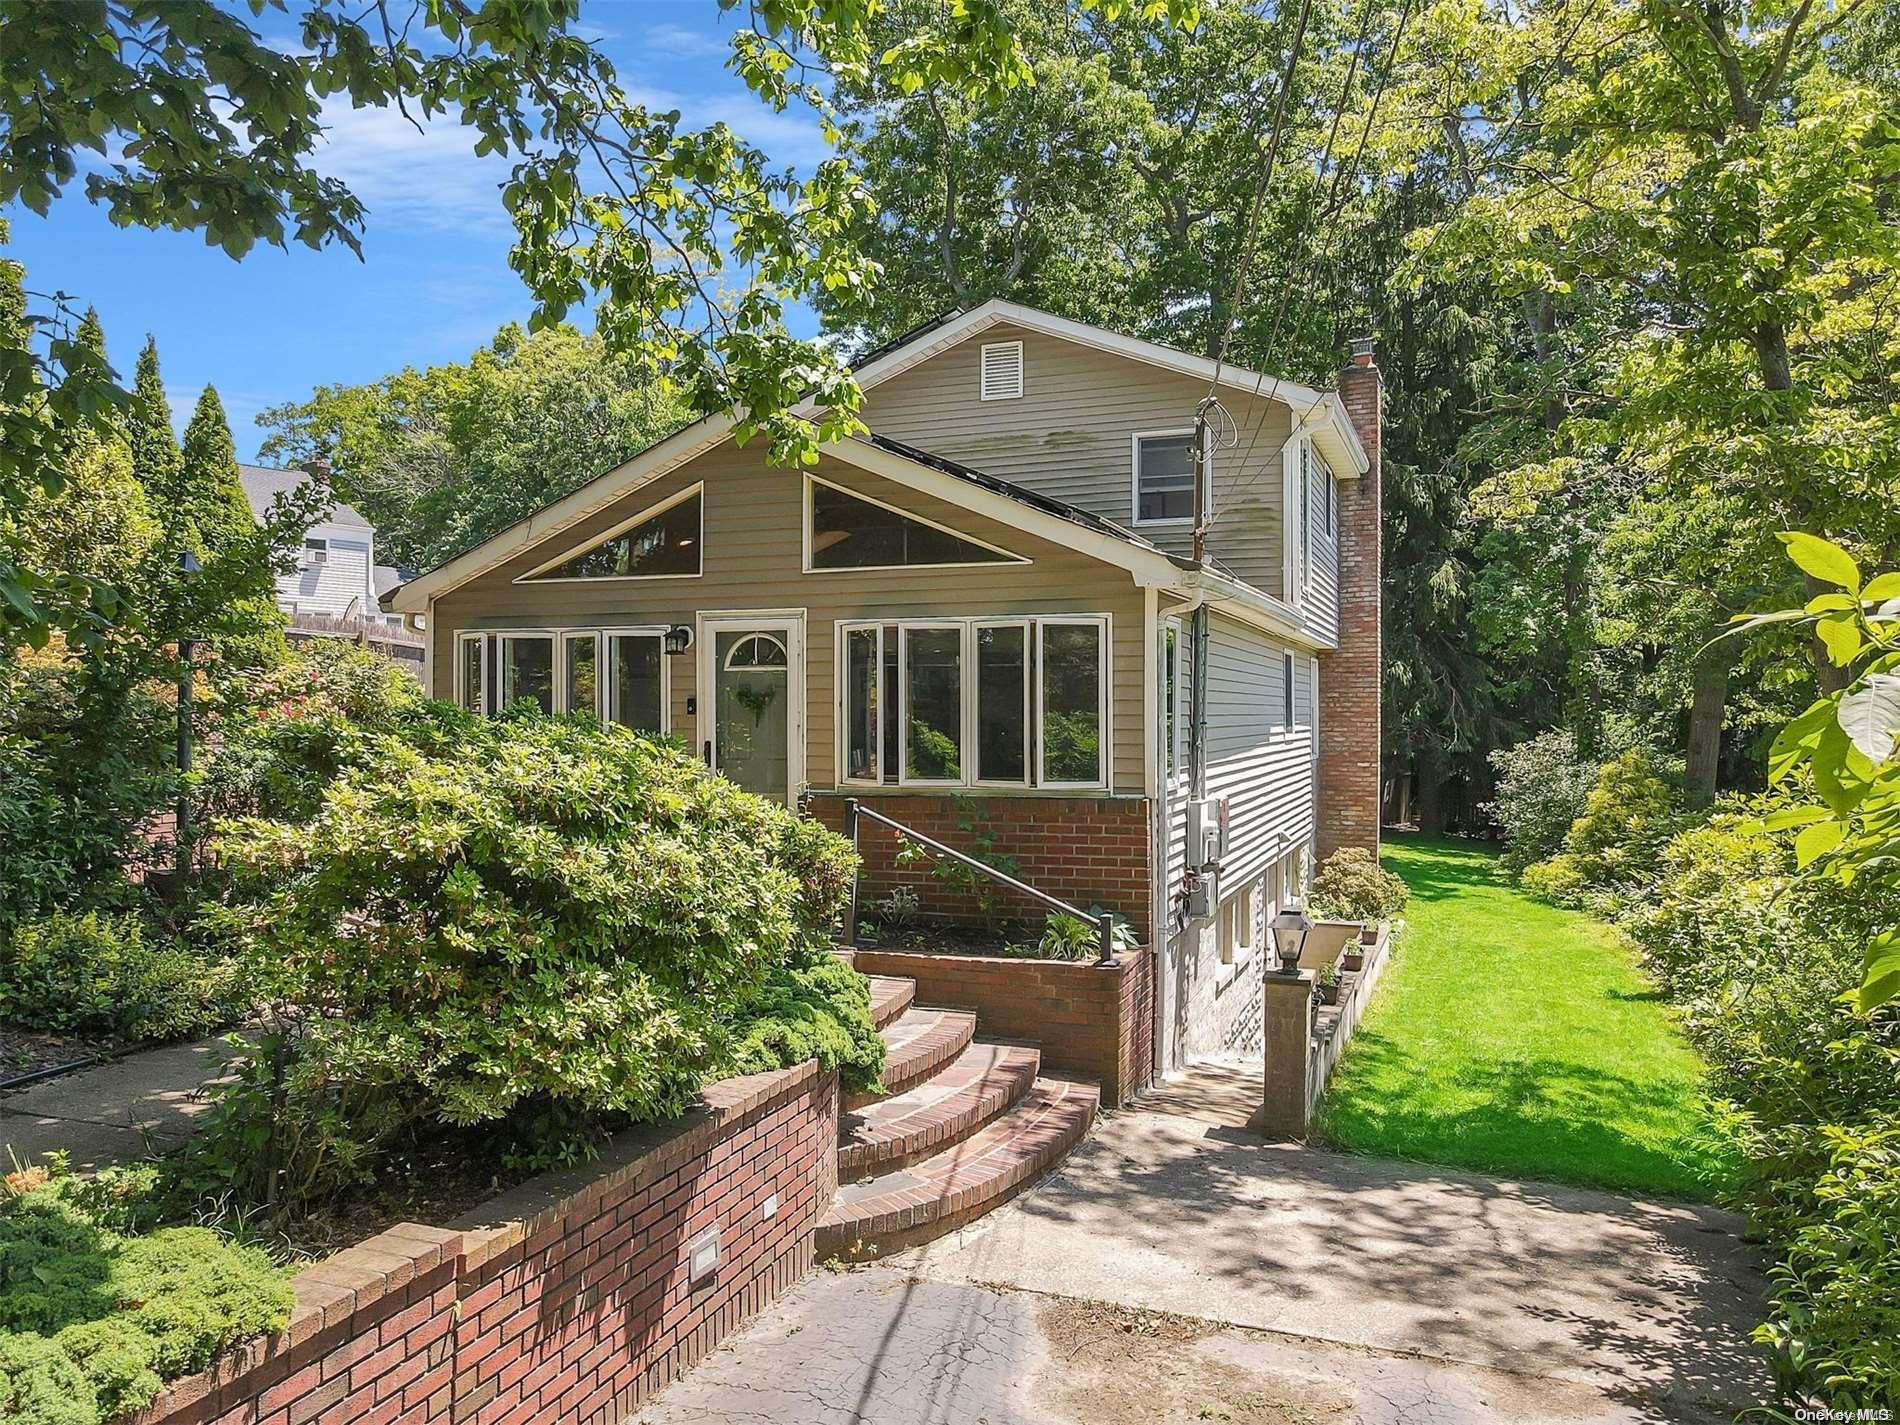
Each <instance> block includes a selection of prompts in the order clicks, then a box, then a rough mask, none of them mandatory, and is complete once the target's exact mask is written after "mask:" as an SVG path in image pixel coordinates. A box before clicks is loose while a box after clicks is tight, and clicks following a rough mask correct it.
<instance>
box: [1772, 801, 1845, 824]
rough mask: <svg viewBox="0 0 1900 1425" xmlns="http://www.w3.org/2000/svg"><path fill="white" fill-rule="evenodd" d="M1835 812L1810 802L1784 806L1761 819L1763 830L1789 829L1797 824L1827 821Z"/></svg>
mask: <svg viewBox="0 0 1900 1425" xmlns="http://www.w3.org/2000/svg"><path fill="white" fill-rule="evenodd" d="M1833 815H1834V813H1833V812H1831V811H1829V810H1828V809H1827V808H1826V807H1824V806H1816V805H1815V804H1814V803H1812V802H1810V803H1808V804H1807V805H1806V806H1798V807H1783V808H1781V810H1780V811H1771V812H1769V813H1768V815H1767V816H1765V817H1763V818H1762V819H1761V829H1762V830H1763V831H1787V830H1789V829H1790V828H1792V827H1796V826H1807V825H1809V824H1811V823H1813V822H1817V821H1826V820H1827V819H1828V818H1829V817H1831V816H1833Z"/></svg>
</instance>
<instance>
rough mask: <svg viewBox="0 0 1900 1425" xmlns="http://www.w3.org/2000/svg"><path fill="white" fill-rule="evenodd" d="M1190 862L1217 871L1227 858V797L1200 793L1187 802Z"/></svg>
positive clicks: (1188, 855) (1191, 864) (1188, 857)
mask: <svg viewBox="0 0 1900 1425" xmlns="http://www.w3.org/2000/svg"><path fill="white" fill-rule="evenodd" d="M1187 813H1188V838H1187V859H1188V865H1190V866H1194V867H1198V868H1199V869H1201V870H1203V871H1217V870H1219V869H1220V864H1221V862H1222V861H1225V860H1226V859H1227V798H1226V797H1201V798H1199V799H1197V800H1195V801H1191V802H1189V803H1188V804H1187Z"/></svg>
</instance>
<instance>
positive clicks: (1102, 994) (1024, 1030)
mask: <svg viewBox="0 0 1900 1425" xmlns="http://www.w3.org/2000/svg"><path fill="white" fill-rule="evenodd" d="M852 958H853V963H854V964H855V965H856V966H857V968H858V969H859V970H861V971H862V972H863V973H865V974H867V975H893V976H898V977H901V978H904V979H909V980H915V981H916V982H917V1002H918V1003H919V1004H928V1005H941V1006H944V1007H946V1008H955V1009H969V1010H974V1011H975V1012H976V1016H977V1021H978V1023H980V1024H981V1025H982V1028H983V1037H984V1038H986V1039H1003V1040H1011V1039H1026V1040H1033V1041H1034V1042H1035V1043H1036V1045H1037V1046H1038V1047H1039V1048H1040V1049H1041V1050H1042V1066H1043V1068H1044V1070H1045V1071H1053V1072H1055V1073H1056V1074H1061V1073H1063V1072H1068V1073H1072V1074H1083V1075H1086V1076H1088V1077H1089V1078H1091V1079H1095V1080H1097V1081H1099V1082H1100V1084H1101V1086H1102V1102H1103V1103H1105V1104H1107V1105H1108V1106H1109V1107H1111V1108H1113V1107H1117V1106H1119V1105H1121V1104H1123V1103H1125V1102H1127V1101H1128V1099H1130V1098H1132V1097H1133V1096H1134V1095H1135V1094H1136V1093H1138V1092H1140V1091H1141V1090H1142V1089H1143V1088H1145V1087H1146V1086H1147V1085H1148V1083H1149V1081H1150V1080H1151V1079H1152V1078H1153V1077H1154V957H1153V956H1152V955H1150V954H1149V953H1148V952H1147V951H1146V950H1125V951H1123V952H1121V953H1120V954H1118V955H1117V956H1116V957H1115V963H1114V964H1113V965H1112V966H1104V967H1100V968H1098V967H1097V966H1095V965H1092V964H1078V963H1073V962H1070V961H1065V960H1013V959H1002V958H989V957H985V956H979V955H918V954H913V953H911V952H909V951H896V950H873V949H864V948H860V949H859V950H858V951H857V952H856V953H855V955H854V956H853V957H852Z"/></svg>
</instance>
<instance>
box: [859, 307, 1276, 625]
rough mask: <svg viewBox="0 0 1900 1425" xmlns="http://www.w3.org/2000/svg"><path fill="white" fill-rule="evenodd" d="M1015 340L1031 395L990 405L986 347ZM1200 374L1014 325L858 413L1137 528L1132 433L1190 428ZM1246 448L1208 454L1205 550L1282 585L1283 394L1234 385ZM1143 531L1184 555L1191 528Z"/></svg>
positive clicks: (1244, 573)
mask: <svg viewBox="0 0 1900 1425" xmlns="http://www.w3.org/2000/svg"><path fill="white" fill-rule="evenodd" d="M1005 341H1021V342H1022V344H1023V396H1022V397H1021V399H1018V400H1006V401H983V400H980V399H979V396H980V370H979V363H980V361H981V352H982V349H983V347H984V345H985V344H991V345H993V344H995V343H997V342H1005ZM1206 394H1207V386H1206V384H1205V383H1204V382H1199V381H1195V380H1193V379H1191V378H1189V377H1186V376H1182V375H1178V374H1176V373H1173V372H1168V371H1163V370H1161V369H1160V368H1158V367H1154V366H1150V365H1148V364H1147V363H1145V362H1141V361H1136V360H1134V359H1133V358H1130V357H1125V356H1117V355H1114V354H1112V353H1109V352H1105V351H1097V350H1094V349H1092V348H1089V347H1085V346H1081V345H1079V344H1077V343H1074V342H1069V341H1064V340H1062V339H1060V338H1058V337H1050V336H1044V335H1041V334H1038V333H1035V332H1030V331H1025V330H1024V329H1022V328H1020V327H1010V326H999V327H992V328H990V329H988V330H986V331H984V332H982V333H980V334H979V335H976V336H972V337H969V338H967V339H965V340H964V341H961V342H959V343H958V344H957V345H955V346H953V347H951V348H949V349H948V350H946V351H943V352H940V353H938V354H937V355H936V356H933V357H931V358H929V359H928V360H926V361H924V362H922V363H920V364H919V365H917V366H914V367H912V368H911V369H910V370H908V371H906V372H904V373H903V374H901V375H898V376H893V377H891V378H890V379H889V380H887V381H885V382H883V383H882V384H880V385H877V386H874V387H872V388H871V390H869V391H867V392H866V393H865V406H864V418H865V421H866V423H867V424H869V425H870V426H871V428H872V429H873V430H875V431H877V432H878V433H879V434H880V435H887V436H891V437H893V438H894V439H897V440H901V441H906V442H908V443H910V444H912V445H916V446H920V447H921V448H923V449H925V450H928V451H931V452H932V453H933V454H937V455H942V456H946V457H948V458H949V459H951V460H957V461H961V462H963V463H964V464H966V465H970V466H974V467H975V468H976V469H978V470H982V471H984V472H986V473H988V474H991V475H996V476H999V477H1000V478H1002V479H1005V480H1011V481H1015V482H1016V483H1018V484H1021V485H1026V486H1028V487H1029V488H1030V489H1032V490H1037V491H1040V492H1042V493H1043V494H1047V495H1053V496H1054V497H1055V498H1057V499H1059V500H1066V501H1067V502H1068V503H1070V504H1072V505H1075V506H1077V507H1078V508H1081V509H1085V510H1088V511H1090V512H1091V513H1093V514H1098V515H1101V516H1103V517H1104V518H1107V519H1111V520H1114V521H1115V522H1116V523H1118V524H1123V525H1127V524H1130V523H1131V521H1132V518H1133V501H1134V463H1133V458H1134V447H1133V437H1134V434H1135V432H1137V431H1161V430H1182V429H1187V428H1190V427H1192V425H1193V424H1194V407H1195V404H1196V402H1198V401H1199V400H1200V399H1201V398H1202V397H1203V396H1205V395H1206ZM1221 401H1222V403H1223V404H1224V405H1225V406H1226V408H1227V410H1228V411H1229V412H1230V413H1231V414H1232V416H1233V417H1234V420H1235V422H1236V423H1237V424H1238V426H1239V432H1238V434H1239V444H1238V446H1237V447H1236V448H1235V449H1233V450H1229V451H1223V452H1220V453H1219V454H1217V455H1216V456H1215V458H1214V524H1213V528H1212V532H1211V534H1210V536H1209V541H1208V548H1209V550H1210V551H1211V552H1212V554H1213V555H1214V557H1215V558H1217V559H1219V560H1220V561H1221V562H1222V563H1224V564H1225V565H1227V566H1228V567H1229V568H1230V569H1232V570H1233V572H1234V573H1235V574H1237V575H1239V576H1240V577H1241V578H1243V579H1245V580H1247V581H1248V582H1249V583H1251V584H1253V585H1254V586H1255V587H1257V588H1260V589H1263V590H1265V591H1266V592H1268V593H1271V594H1276V595H1277V594H1280V593H1281V584H1282V578H1283V574H1284V568H1283V562H1282V561H1283V551H1284V544H1283V540H1282V535H1281V518H1280V514H1281V503H1282V501H1283V499H1284V481H1285V474H1284V466H1283V464H1282V458H1281V448H1282V446H1283V445H1284V444H1285V441H1286V438H1287V434H1288V431H1289V430H1290V429H1291V422H1290V412H1289V410H1288V408H1287V407H1286V406H1285V405H1283V404H1281V403H1280V402H1277V401H1269V400H1263V399H1256V398H1254V397H1252V396H1249V395H1247V394H1246V393H1245V392H1234V391H1226V392H1223V393H1222V395H1221ZM1136 528H1137V532H1138V533H1140V534H1141V535H1143V536H1144V537H1146V538H1148V539H1150V540H1152V541H1153V542H1154V543H1155V544H1158V545H1160V546H1161V547H1162V548H1163V549H1167V550H1169V551H1171V552H1174V553H1180V554H1186V553H1187V552H1188V551H1189V545H1190V543H1191V532H1190V531H1189V530H1188V529H1187V528H1186V527H1185V526H1178V525H1167V526H1157V525H1141V526H1138V527H1136Z"/></svg>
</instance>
